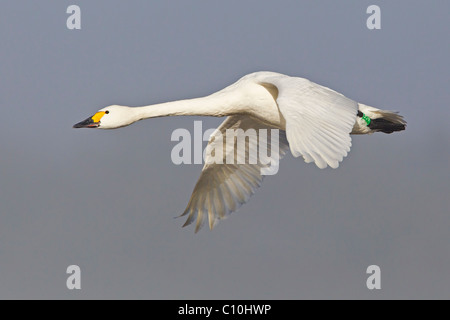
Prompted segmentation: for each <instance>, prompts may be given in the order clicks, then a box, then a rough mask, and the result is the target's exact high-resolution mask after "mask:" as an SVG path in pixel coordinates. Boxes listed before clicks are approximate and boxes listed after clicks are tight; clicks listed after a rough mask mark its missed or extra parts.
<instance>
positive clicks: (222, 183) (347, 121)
mask: <svg viewBox="0 0 450 320" xmlns="http://www.w3.org/2000/svg"><path fill="white" fill-rule="evenodd" d="M175 115H199V116H205V115H206V116H216V117H222V116H226V117H227V118H226V119H225V121H224V122H223V123H222V124H221V125H220V126H219V128H218V129H217V130H216V133H218V132H220V133H222V134H224V135H225V132H226V130H227V129H242V130H243V131H246V130H248V129H255V132H256V133H257V134H258V135H259V130H260V129H279V130H280V134H279V154H278V155H274V154H272V153H271V149H272V148H271V145H270V139H267V140H268V142H269V144H268V149H269V152H268V154H270V156H271V157H276V158H281V157H282V156H283V155H284V154H285V152H286V151H287V150H288V149H290V150H291V153H292V154H293V155H294V156H295V157H299V156H302V157H303V158H304V160H305V161H306V162H314V163H315V164H316V165H317V166H318V167H319V168H325V167H327V166H330V167H332V168H337V167H338V166H339V162H341V161H342V160H343V158H344V157H345V156H346V155H347V154H348V152H349V151H350V147H351V137H350V134H351V133H352V134H367V133H372V132H376V131H382V132H386V133H391V132H394V131H400V130H404V129H405V125H406V122H405V121H404V120H403V118H402V117H401V116H400V115H398V114H397V113H395V112H391V111H383V110H379V109H376V108H373V107H369V106H366V105H363V104H358V103H357V102H355V101H353V100H351V99H349V98H346V97H345V96H343V95H342V94H340V93H338V92H336V91H333V90H331V89H329V88H326V87H323V86H320V85H318V84H316V83H313V82H311V81H309V80H307V79H303V78H298V77H290V76H286V75H283V74H279V73H274V72H256V73H252V74H249V75H246V76H244V77H243V78H241V79H239V80H238V81H237V82H236V83H234V84H232V85H230V86H228V87H226V88H225V89H223V90H220V91H218V92H216V93H214V94H211V95H209V96H207V97H202V98H196V99H188V100H179V101H174V102H167V103H162V104H155V105H150V106H145V107H125V106H109V107H106V108H103V109H101V110H99V111H98V112H97V113H96V114H95V115H94V116H92V117H90V118H88V119H86V120H85V121H82V122H80V123H78V124H76V125H75V126H74V127H75V128H82V127H89V128H101V129H114V128H119V127H123V126H127V125H130V124H132V123H134V122H136V121H138V120H141V119H146V118H156V117H162V116H175ZM213 136H214V134H213V135H212V137H213ZM238 138H239V136H237V138H236V139H234V140H233V141H227V142H226V143H228V144H233V143H234V146H233V147H234V148H231V150H234V151H232V152H236V149H237V148H236V141H237V139H238ZM259 138H262V137H259V136H258V140H257V141H260V139H259ZM252 143H253V144H254V143H255V142H254V141H252V140H250V141H249V143H246V150H245V157H246V158H248V157H251V156H252V155H250V154H249V152H248V151H249V149H251V146H250V144H252ZM254 147H256V146H254ZM208 148H210V149H211V148H212V149H216V150H217V148H218V146H217V142H216V140H215V139H210V141H209V143H208ZM227 152H230V151H229V149H226V148H225V146H223V158H224V161H223V164H217V163H210V162H211V161H209V160H211V158H208V156H207V157H206V159H205V162H206V164H205V166H204V167H203V170H202V173H201V175H200V178H199V180H198V182H197V184H196V186H195V188H194V191H193V193H192V196H191V199H190V200H189V203H188V205H187V208H186V210H185V211H184V213H183V214H182V215H187V216H188V218H187V221H186V223H185V225H189V224H190V223H192V222H194V221H196V227H195V231H196V232H197V231H198V230H199V229H200V228H201V227H202V225H203V224H204V222H205V221H206V220H208V221H209V227H210V228H211V229H212V228H213V227H214V225H215V224H216V223H217V221H219V220H221V219H223V218H225V217H226V216H227V215H228V214H230V213H231V212H233V211H236V210H237V209H238V208H239V207H240V206H241V205H242V204H244V203H245V202H247V201H248V199H249V198H250V196H251V195H252V194H253V193H254V192H255V190H256V189H257V188H258V187H259V186H260V185H261V182H262V179H263V176H262V174H261V170H262V169H264V168H266V167H267V163H266V162H264V163H263V162H262V161H260V159H256V160H255V159H253V160H255V161H254V162H249V161H247V162H246V163H245V164H240V163H241V162H238V159H236V158H237V157H236V158H235V161H234V162H233V163H226V161H225V158H226V156H227ZM209 157H211V156H209ZM240 160H242V159H240ZM247 160H248V159H247Z"/></svg>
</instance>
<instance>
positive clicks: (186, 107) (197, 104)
mask: <svg viewBox="0 0 450 320" xmlns="http://www.w3.org/2000/svg"><path fill="white" fill-rule="evenodd" d="M228 98H229V97H227V96H224V95H220V94H217V93H216V94H212V95H210V96H207V97H202V98H195V99H187V100H178V101H172V102H165V103H160V104H154V105H149V106H143V107H133V108H132V109H133V111H134V112H135V114H136V116H137V118H139V119H147V118H156V117H166V116H213V117H223V116H226V115H230V114H232V113H233V111H236V110H233V105H234V104H233V101H230V99H228Z"/></svg>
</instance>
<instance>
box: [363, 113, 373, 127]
mask: <svg viewBox="0 0 450 320" xmlns="http://www.w3.org/2000/svg"><path fill="white" fill-rule="evenodd" d="M362 119H363V120H364V121H365V122H366V123H367V125H369V124H370V121H372V120H370V118H369V117H368V116H366V115H365V114H364V113H363V116H362Z"/></svg>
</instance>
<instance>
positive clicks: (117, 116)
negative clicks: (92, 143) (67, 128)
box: [73, 105, 138, 129]
mask: <svg viewBox="0 0 450 320" xmlns="http://www.w3.org/2000/svg"><path fill="white" fill-rule="evenodd" d="M136 120H138V119H136V117H135V115H134V112H132V108H130V107H124V106H116V105H113V106H109V107H105V108H103V109H100V110H99V111H97V112H96V113H95V114H94V115H93V116H91V117H89V118H87V119H86V120H83V121H81V122H78V123H77V124H75V125H74V126H73V127H74V128H98V129H116V128H120V127H125V126H128V125H130V124H132V123H133V122H135V121H136Z"/></svg>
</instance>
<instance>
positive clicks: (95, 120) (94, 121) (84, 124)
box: [73, 111, 106, 128]
mask: <svg viewBox="0 0 450 320" xmlns="http://www.w3.org/2000/svg"><path fill="white" fill-rule="evenodd" d="M105 113H106V112H105V111H99V112H97V113H96V114H94V115H93V116H92V117H90V118H87V119H86V120H84V121H81V122H78V123H77V124H74V125H73V127H74V128H98V127H99V126H100V120H101V118H102V117H103V116H104V115H105Z"/></svg>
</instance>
